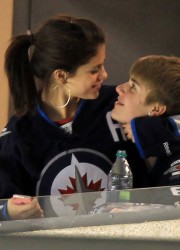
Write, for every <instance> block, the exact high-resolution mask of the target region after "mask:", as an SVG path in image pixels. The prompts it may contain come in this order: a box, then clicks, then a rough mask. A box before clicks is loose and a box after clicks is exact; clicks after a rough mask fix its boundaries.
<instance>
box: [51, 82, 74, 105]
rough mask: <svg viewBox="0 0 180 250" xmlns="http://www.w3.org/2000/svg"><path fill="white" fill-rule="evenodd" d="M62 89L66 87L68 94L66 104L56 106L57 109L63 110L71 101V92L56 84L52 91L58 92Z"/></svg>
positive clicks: (62, 85)
mask: <svg viewBox="0 0 180 250" xmlns="http://www.w3.org/2000/svg"><path fill="white" fill-rule="evenodd" d="M62 87H66V88H67V92H68V99H67V102H66V103H65V104H64V105H61V106H58V105H56V107H57V108H64V107H66V106H67V105H68V103H69V101H70V99H71V91H70V89H69V88H68V87H67V86H66V85H64V84H63V83H62V84H57V85H56V86H55V87H54V90H56V89H57V88H58V90H60V89H61V88H62Z"/></svg>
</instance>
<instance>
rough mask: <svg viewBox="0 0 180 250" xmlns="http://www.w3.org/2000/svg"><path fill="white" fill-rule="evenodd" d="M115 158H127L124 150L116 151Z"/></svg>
mask: <svg viewBox="0 0 180 250" xmlns="http://www.w3.org/2000/svg"><path fill="white" fill-rule="evenodd" d="M116 156H119V157H127V153H126V150H118V151H117V153H116Z"/></svg>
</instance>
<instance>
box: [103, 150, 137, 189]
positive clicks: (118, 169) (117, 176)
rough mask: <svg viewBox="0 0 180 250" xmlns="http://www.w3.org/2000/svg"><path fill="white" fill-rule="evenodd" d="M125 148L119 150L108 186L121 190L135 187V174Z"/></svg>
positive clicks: (109, 176) (110, 173)
mask: <svg viewBox="0 0 180 250" xmlns="http://www.w3.org/2000/svg"><path fill="white" fill-rule="evenodd" d="M126 157H127V153H126V151H125V150H118V151H117V153H116V161H115V162H114V164H113V166H112V169H111V170H110V172H109V175H108V187H107V189H108V190H109V191H111V190H121V189H129V188H133V175H132V172H131V169H130V167H129V164H128V162H127V159H126Z"/></svg>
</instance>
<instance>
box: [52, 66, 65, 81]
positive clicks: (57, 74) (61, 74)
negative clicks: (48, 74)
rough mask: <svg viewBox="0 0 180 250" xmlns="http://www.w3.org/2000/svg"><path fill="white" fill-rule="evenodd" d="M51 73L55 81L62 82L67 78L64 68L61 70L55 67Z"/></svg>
mask: <svg viewBox="0 0 180 250" xmlns="http://www.w3.org/2000/svg"><path fill="white" fill-rule="evenodd" d="M53 75H54V79H55V80H56V81H62V82H63V83H64V82H65V81H66V80H67V76H68V74H67V73H66V72H65V71H64V70H61V69H56V70H55V71H54V72H53Z"/></svg>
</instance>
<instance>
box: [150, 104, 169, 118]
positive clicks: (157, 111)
mask: <svg viewBox="0 0 180 250" xmlns="http://www.w3.org/2000/svg"><path fill="white" fill-rule="evenodd" d="M165 112H166V105H164V104H159V103H158V104H156V105H155V106H154V108H153V109H152V111H151V115H152V116H159V115H163V114H164V113H165Z"/></svg>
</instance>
